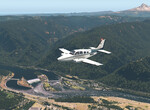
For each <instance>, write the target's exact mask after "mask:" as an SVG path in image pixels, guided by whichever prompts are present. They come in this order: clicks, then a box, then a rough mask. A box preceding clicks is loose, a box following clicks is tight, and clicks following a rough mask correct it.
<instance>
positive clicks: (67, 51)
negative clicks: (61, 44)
mask: <svg viewBox="0 0 150 110" xmlns="http://www.w3.org/2000/svg"><path fill="white" fill-rule="evenodd" d="M59 50H60V51H62V52H64V53H70V51H69V50H66V49H64V48H59Z"/></svg>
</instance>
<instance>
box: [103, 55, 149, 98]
mask: <svg viewBox="0 0 150 110" xmlns="http://www.w3.org/2000/svg"><path fill="white" fill-rule="evenodd" d="M102 81H103V82H104V83H106V84H107V85H110V86H116V87H120V88H125V89H132V90H136V91H143V92H150V86H149V85H150V57H145V58H142V59H139V60H137V61H135V62H131V63H129V64H127V65H124V66H122V67H121V68H119V69H118V70H117V71H115V72H114V73H112V74H110V75H108V76H106V77H104V78H103V79H102ZM131 93H133V92H131ZM139 94H141V93H139ZM147 96H148V95H147Z"/></svg>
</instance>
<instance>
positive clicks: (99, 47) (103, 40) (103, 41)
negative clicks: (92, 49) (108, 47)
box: [97, 38, 105, 49]
mask: <svg viewBox="0 0 150 110" xmlns="http://www.w3.org/2000/svg"><path fill="white" fill-rule="evenodd" d="M104 43H105V39H103V38H101V43H100V44H99V45H98V47H97V49H102V48H103V46H104Z"/></svg>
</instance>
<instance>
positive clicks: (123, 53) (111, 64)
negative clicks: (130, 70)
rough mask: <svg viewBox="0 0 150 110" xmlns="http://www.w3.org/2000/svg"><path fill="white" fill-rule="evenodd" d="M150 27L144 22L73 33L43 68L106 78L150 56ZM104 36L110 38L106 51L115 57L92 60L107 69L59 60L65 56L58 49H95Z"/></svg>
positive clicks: (84, 76) (100, 57) (60, 43)
mask: <svg viewBox="0 0 150 110" xmlns="http://www.w3.org/2000/svg"><path fill="white" fill-rule="evenodd" d="M149 28H150V21H144V22H133V23H121V24H114V25H107V26H102V27H99V28H94V29H92V30H89V31H86V32H82V33H76V34H73V35H71V36H70V37H67V38H65V39H63V40H61V41H58V42H57V43H56V45H55V46H54V47H53V48H51V49H50V51H49V53H48V55H47V56H45V58H44V59H42V61H41V62H40V63H39V66H40V67H43V68H48V69H50V70H55V71H58V72H61V73H62V74H72V75H77V76H80V77H81V78H88V79H99V78H102V77H104V76H106V75H108V74H110V73H113V72H114V71H115V70H116V69H118V68H120V67H121V66H123V65H125V64H127V63H129V62H131V61H135V60H137V59H139V58H141V57H144V56H147V55H150V51H149V47H150V43H149V42H150V37H149V35H150V31H149ZM102 37H103V38H105V39H106V44H105V47H104V49H106V50H108V51H111V52H112V54H111V55H106V54H103V53H99V54H98V55H96V56H94V57H92V58H90V59H92V60H95V61H98V62H101V63H103V64H104V65H103V66H100V67H96V66H92V65H89V64H84V63H79V64H76V63H73V62H58V61H57V57H59V56H60V53H61V52H60V51H59V50H58V48H60V47H63V48H66V49H68V50H73V49H78V48H88V47H91V46H92V47H96V46H97V45H98V44H99V42H100V38H102ZM61 73H59V74H61Z"/></svg>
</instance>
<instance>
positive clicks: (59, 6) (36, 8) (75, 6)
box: [0, 0, 150, 14]
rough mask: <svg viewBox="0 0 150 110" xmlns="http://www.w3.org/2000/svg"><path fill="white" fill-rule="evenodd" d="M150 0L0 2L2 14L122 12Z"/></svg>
mask: <svg viewBox="0 0 150 110" xmlns="http://www.w3.org/2000/svg"><path fill="white" fill-rule="evenodd" d="M142 3H145V4H147V5H149V6H150V0H0V14H13V13H14V14H15V13H20V14H21V13H74V12H77V13H78V12H98V11H121V10H126V9H131V8H134V7H137V6H140V5H141V4H142Z"/></svg>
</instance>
